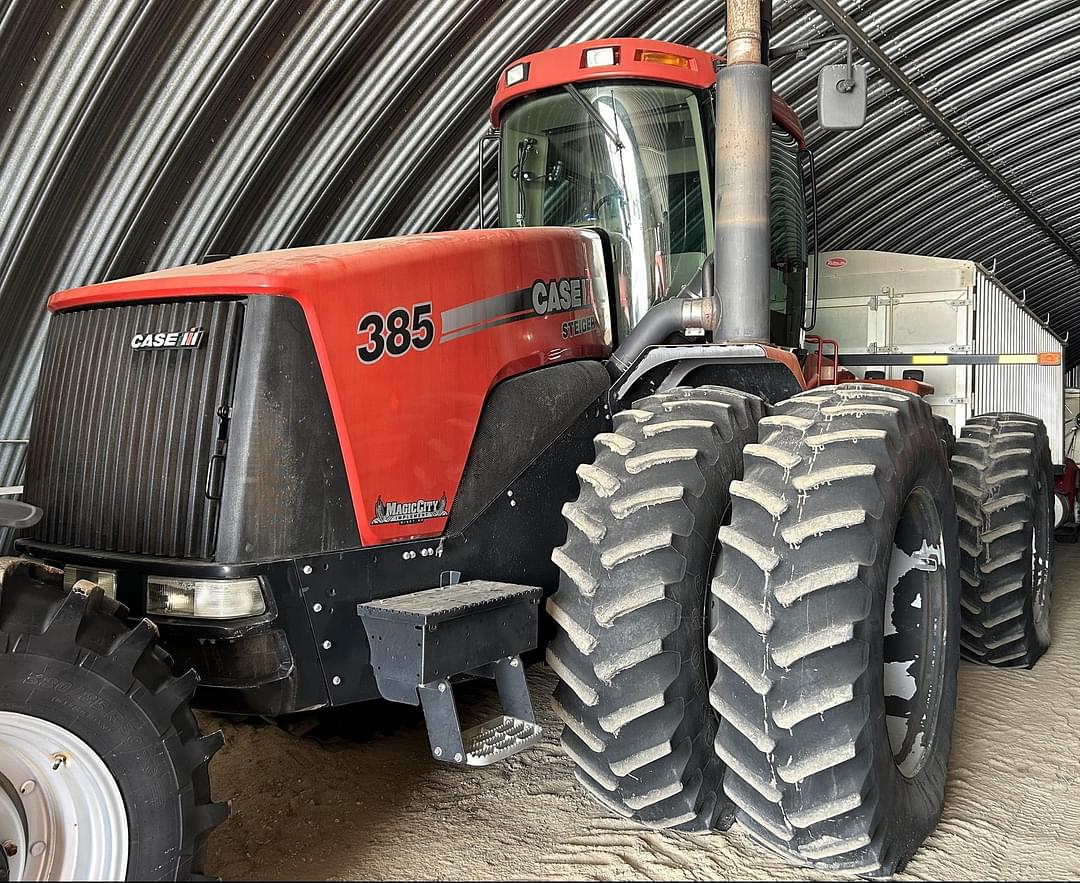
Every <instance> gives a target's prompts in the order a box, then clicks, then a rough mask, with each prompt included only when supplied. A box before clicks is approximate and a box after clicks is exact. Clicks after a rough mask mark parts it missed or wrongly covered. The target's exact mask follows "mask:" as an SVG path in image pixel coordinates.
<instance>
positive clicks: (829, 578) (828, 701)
mask: <svg viewBox="0 0 1080 883" xmlns="http://www.w3.org/2000/svg"><path fill="white" fill-rule="evenodd" d="M717 403H720V404H723V405H726V407H725V408H717ZM763 410H764V409H763V407H762V405H761V403H760V402H759V401H758V400H756V399H754V398H753V397H750V396H747V395H745V394H743V393H739V392H736V391H734V390H724V389H721V388H705V389H676V390H672V391H670V392H667V393H664V394H661V395H657V396H651V397H649V398H648V399H644V400H642V401H640V402H636V403H635V406H634V408H633V409H631V410H630V411H628V412H624V413H623V414H622V415H619V416H618V417H617V421H616V431H615V433H613V434H611V435H610V436H601V437H600V438H598V440H597V441H598V444H597V451H598V457H597V461H596V463H594V464H590V465H588V466H584V467H582V469H581V470H580V471H579V475H581V477H582V487H581V494H580V496H579V499H578V500H577V501H575V502H574V503H570V504H568V506H567V510H566V514H567V519H568V539H567V543H566V545H565V546H563V547H562V548H560V549H558V550H556V552H555V553H554V555H553V558H554V560H555V562H556V564H558V565H559V567H560V568H561V569H562V571H563V574H562V580H561V583H560V588H559V591H558V592H557V594H556V595H555V596H553V598H552V599H551V601H550V604H549V612H550V613H551V615H552V617H553V619H554V620H555V622H556V625H557V626H558V629H557V636H556V638H555V640H554V642H553V643H552V644H551V648H550V652H549V662H550V663H551V665H552V667H553V668H554V669H555V671H556V673H557V674H558V675H559V677H560V681H561V682H560V684H559V686H558V688H557V690H556V694H555V707H556V710H557V712H558V713H559V715H560V716H561V717H562V718H563V720H564V722H565V723H566V729H565V731H564V734H563V743H564V746H565V747H566V749H567V752H568V754H569V755H570V757H571V758H572V759H573V761H574V763H575V766H576V768H577V775H578V778H579V779H580V780H581V781H582V783H583V784H584V785H585V786H586V788H587V789H588V790H589V791H590V792H591V793H593V794H594V795H595V796H596V797H597V798H598V799H599V800H600V801H601V802H602V803H604V804H605V805H606V806H608V807H609V808H611V809H613V810H614V811H616V812H618V813H620V814H622V815H624V816H628V817H632V818H635V819H637V820H639V821H641V822H644V823H646V824H649V825H652V826H655V827H664V826H674V827H679V828H682V829H689V830H702V829H705V828H708V827H720V828H723V827H727V826H728V825H730V823H731V821H732V819H733V818H734V817H736V816H737V817H738V819H739V820H740V821H741V822H742V823H743V824H744V825H745V827H746V828H747V829H748V830H749V831H750V832H751V834H752V835H753V836H754V837H755V838H756V839H758V840H760V841H761V842H763V843H765V844H766V845H767V846H769V847H770V848H772V849H773V850H775V851H777V852H780V853H782V854H784V855H785V856H788V857H789V858H793V859H795V860H797V861H799V862H801V863H812V864H816V865H819V866H824V867H828V868H833V869H845V870H850V871H857V872H860V873H865V874H873V875H879V874H880V875H887V874H890V873H893V872H894V871H895V870H897V869H898V868H899V867H902V866H903V864H904V862H906V860H907V858H908V857H910V855H911V854H912V852H914V850H915V848H917V846H918V844H919V843H920V842H921V841H922V840H923V838H924V837H925V836H926V834H927V833H929V831H930V830H931V829H932V827H933V825H934V824H935V823H936V821H937V818H938V816H939V815H940V811H941V804H942V800H943V793H944V784H945V767H946V761H947V758H948V752H949V741H950V737H951V730H952V721H953V706H954V702H955V680H956V669H957V665H958V659H959V656H958V650H957V648H958V640H957V638H958V636H959V631H960V608H959V582H958V578H957V573H958V568H957V567H956V566H955V562H956V561H958V555H959V553H958V550H957V537H956V518H955V512H954V509H953V503H952V488H951V480H950V474H949V468H948V463H947V459H946V450H945V446H944V445H942V444H941V441H940V439H939V428H938V427H937V426H936V425H935V422H934V420H933V416H932V414H931V412H930V409H929V407H928V406H927V405H926V404H925V403H924V402H922V401H921V400H919V399H916V398H913V397H910V396H907V395H905V394H902V393H897V392H892V391H888V390H882V389H881V388H880V387H873V386H866V387H860V386H845V387H841V388H836V389H834V390H830V391H814V392H810V393H804V394H801V395H798V396H796V397H794V398H793V399H791V400H789V401H787V402H783V403H781V404H779V405H777V406H775V407H774V408H772V409H771V413H770V414H769V416H767V417H763ZM719 414H723V417H719V416H718V415H719ZM676 415H678V416H677V417H676ZM742 415H746V416H747V417H748V418H749V419H748V420H747V421H745V422H744V421H743V420H742V419H740V418H741V416H742ZM672 424H675V425H672ZM656 427H663V428H662V429H659V430H657V429H656ZM759 437H760V441H759ZM644 463H651V464H657V465H656V468H657V469H661V470H663V471H657V472H652V467H649V468H644V469H642V468H641V466H642V464H644ZM650 472H652V474H651V475H649V473H650ZM643 476H645V478H643ZM710 502H711V505H710ZM729 506H730V512H728V508H729ZM729 520H730V525H728V524H727V523H726V522H727V521H729ZM703 612H704V615H703ZM703 632H707V633H708V639H707V642H703V641H702V634H703ZM710 686H711V689H709V694H710V699H711V703H712V705H713V707H714V708H715V712H716V713H715V714H714V713H713V712H712V711H711V710H710V709H708V708H706V707H705V706H704V700H703V694H704V692H705V690H706V689H708V688H709V687H710ZM710 743H711V744H710Z"/></svg>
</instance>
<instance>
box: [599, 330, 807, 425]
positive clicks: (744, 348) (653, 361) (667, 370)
mask: <svg viewBox="0 0 1080 883" xmlns="http://www.w3.org/2000/svg"><path fill="white" fill-rule="evenodd" d="M798 364H799V363H798V360H797V359H796V358H795V356H794V355H793V354H792V353H789V352H787V351H786V350H779V349H776V348H775V347H771V346H766V345H763V344H756V343H755V344H691V345H675V346H654V347H649V348H648V349H647V350H645V351H644V352H643V353H642V354H641V356H640V357H639V358H638V360H637V361H636V362H635V363H634V364H633V365H631V366H630V368H629V369H628V370H627V371H626V372H625V373H624V374H623V375H622V376H621V377H620V378H619V379H618V380H616V381H615V384H614V386H612V388H611V391H610V393H609V402H610V406H611V410H612V411H616V410H619V409H622V408H627V407H629V406H630V404H631V403H632V402H633V401H634V400H635V399H638V398H641V397H642V396H647V395H651V394H652V393H654V392H663V391H664V390H667V389H671V388H672V387H675V386H703V385H705V384H715V385H718V386H728V387H731V388H732V389H738V390H742V391H743V392H749V393H752V394H754V395H757V396H761V398H763V399H764V400H765V401H767V402H778V401H781V400H783V399H786V398H790V397H791V396H793V395H795V394H796V393H797V392H799V391H801V390H802V389H803V387H804V383H803V378H802V374H801V372H799V371H798Z"/></svg>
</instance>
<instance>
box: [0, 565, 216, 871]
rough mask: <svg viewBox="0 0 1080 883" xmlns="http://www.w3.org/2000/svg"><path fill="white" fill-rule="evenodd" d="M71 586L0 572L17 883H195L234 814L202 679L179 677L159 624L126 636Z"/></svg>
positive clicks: (1, 697)
mask: <svg viewBox="0 0 1080 883" xmlns="http://www.w3.org/2000/svg"><path fill="white" fill-rule="evenodd" d="M62 580H63V574H62V572H60V571H58V570H55V569H53V568H49V567H44V566H40V565H37V564H34V563H31V562H29V561H26V560H24V559H15V558H0V735H3V734H6V736H7V738H6V740H5V741H3V742H2V743H0V825H6V828H5V830H4V831H3V832H0V833H2V834H3V836H4V839H6V840H9V841H11V842H12V843H13V844H15V845H16V848H17V852H16V854H15V855H13V856H11V857H10V858H9V859H8V861H9V865H10V866H11V867H12V870H13V871H14V872H15V873H14V874H13V879H19V878H21V879H56V878H67V879H95V878H97V879H101V878H105V877H109V878H112V879H129V880H186V879H189V878H191V877H197V876H199V875H200V874H201V873H202V871H203V863H204V861H205V853H206V843H207V837H208V835H209V832H210V831H211V829H213V828H214V827H215V826H216V825H217V824H219V823H220V822H221V821H223V820H224V818H225V816H226V815H227V814H228V808H227V807H226V806H225V805H224V804H217V803H213V802H212V801H211V799H210V782H209V774H208V765H209V762H210V759H211V758H212V757H213V755H214V753H215V752H216V751H217V750H218V749H219V748H220V747H221V744H222V736H221V733H215V734H213V735H210V736H202V735H200V733H199V728H198V724H197V723H196V721H195V717H194V715H193V714H192V713H191V708H190V701H191V698H192V695H193V694H194V691H195V685H196V681H197V679H196V677H195V673H194V672H193V671H190V670H189V671H188V673H187V674H186V675H183V676H182V677H175V676H174V675H173V673H172V659H171V658H170V657H169V656H168V654H166V653H165V652H164V651H162V650H161V649H160V648H159V647H158V646H157V629H156V628H155V627H154V626H153V624H152V623H150V622H149V621H148V620H143V621H142V622H141V623H139V624H138V625H136V626H135V627H133V628H132V627H129V626H128V625H127V623H126V622H125V621H124V618H123V617H124V616H125V615H126V613H127V610H126V608H124V607H123V606H122V605H120V604H118V603H117V602H115V601H113V600H112V599H110V598H108V597H106V596H105V594H104V593H103V592H102V590H101V589H100V588H99V587H96V586H93V585H92V584H91V583H86V582H80V583H76V585H75V587H74V588H73V589H71V590H70V591H65V590H64V588H63V584H62ZM48 814H52V817H53V819H54V821H53V822H52V823H49V824H48V825H45V824H44V823H41V824H39V823H37V822H35V819H43V818H48ZM20 818H21V819H22V820H23V821H22V824H21V825H20V824H18V823H17V822H16V821H15V820H17V819H20ZM56 820H60V821H59V822H57V821H56ZM7 828H10V829H11V830H7Z"/></svg>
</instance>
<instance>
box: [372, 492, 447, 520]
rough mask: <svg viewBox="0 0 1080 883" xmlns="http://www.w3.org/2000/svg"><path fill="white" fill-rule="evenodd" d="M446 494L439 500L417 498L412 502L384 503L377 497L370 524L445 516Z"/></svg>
mask: <svg viewBox="0 0 1080 883" xmlns="http://www.w3.org/2000/svg"><path fill="white" fill-rule="evenodd" d="M449 514H450V513H449V512H447V511H446V494H443V496H442V499H441V500H417V501H416V502H414V503H384V502H383V498H382V497H379V499H378V500H376V501H375V517H374V518H373V519H372V520H371V523H372V524H416V523H417V522H420V521H427V520H428V519H429V518H445V517H446V516H447V515H449Z"/></svg>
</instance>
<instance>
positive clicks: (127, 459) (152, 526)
mask: <svg viewBox="0 0 1080 883" xmlns="http://www.w3.org/2000/svg"><path fill="white" fill-rule="evenodd" d="M242 320H243V305H242V304H241V303H240V302H238V301H187V302H182V303H148V304H137V305H131V306H120V307H106V308H95V309H88V310H80V311H77V312H71V313H59V314H56V315H54V316H53V317H52V321H51V325H50V328H49V334H48V339H47V342H46V346H45V356H44V361H43V363H42V370H41V381H40V386H39V389H38V398H37V403H36V405H35V409H34V422H33V431H32V434H31V441H30V450H29V452H28V454H27V468H26V481H25V484H26V490H25V493H24V494H23V499H25V500H28V501H32V502H34V503H35V504H36V505H38V506H41V507H42V508H43V509H44V510H45V517H44V518H43V519H42V521H41V522H40V523H39V524H38V526H37V527H35V528H34V529H33V530H32V531H31V532H30V534H29V535H30V536H31V537H32V538H33V539H36V540H40V541H41V542H45V543H55V544H57V545H61V546H71V547H76V548H82V549H93V550H100V551H107V552H127V553H133V554H139V555H154V556H164V557H169V558H204V559H208V558H212V557H213V554H214V545H215V539H216V534H217V518H218V508H219V502H218V501H217V500H216V499H212V498H211V497H210V496H208V494H207V491H208V478H209V471H210V466H211V460H212V458H213V457H214V456H215V454H222V453H223V452H224V446H225V441H226V439H225V430H226V429H227V426H228V423H227V420H223V419H222V418H221V416H220V415H219V409H221V408H223V407H224V408H226V409H227V408H228V407H229V406H230V405H231V401H232V386H233V378H234V376H235V373H236V352H237V348H238V345H239V339H240V328H241V324H242ZM190 328H202V329H203V332H204V335H203V338H202V341H201V345H200V346H198V347H197V348H186V349H141V350H140V349H134V348H132V346H131V341H132V338H133V337H134V336H135V335H136V334H146V333H147V332H161V331H165V332H168V331H186V330H188V329H190ZM223 413H224V414H225V415H226V416H227V413H228V412H227V410H226V411H224V412H223ZM218 465H221V464H218ZM217 471H218V470H217V469H215V472H217Z"/></svg>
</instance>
